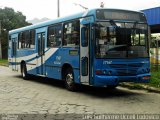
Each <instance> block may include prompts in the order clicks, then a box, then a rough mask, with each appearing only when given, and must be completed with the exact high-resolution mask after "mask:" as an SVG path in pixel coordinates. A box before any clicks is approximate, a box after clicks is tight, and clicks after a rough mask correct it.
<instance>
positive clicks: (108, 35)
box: [95, 20, 149, 58]
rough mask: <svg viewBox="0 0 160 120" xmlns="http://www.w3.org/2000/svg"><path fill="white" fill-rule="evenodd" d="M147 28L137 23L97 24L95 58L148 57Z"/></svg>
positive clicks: (113, 22) (112, 22) (110, 22)
mask: <svg viewBox="0 0 160 120" xmlns="http://www.w3.org/2000/svg"><path fill="white" fill-rule="evenodd" d="M147 29H148V26H147V24H144V23H143V24H142V23H138V22H115V21H113V20H110V21H108V22H97V24H96V30H95V32H96V35H95V36H96V42H95V43H96V57H97V58H137V57H148V56H149V54H148V30H147Z"/></svg>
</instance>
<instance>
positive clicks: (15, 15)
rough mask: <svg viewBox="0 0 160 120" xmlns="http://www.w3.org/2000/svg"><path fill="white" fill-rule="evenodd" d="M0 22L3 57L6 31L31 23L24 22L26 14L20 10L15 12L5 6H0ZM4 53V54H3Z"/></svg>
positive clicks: (6, 43)
mask: <svg viewBox="0 0 160 120" xmlns="http://www.w3.org/2000/svg"><path fill="white" fill-rule="evenodd" d="M0 22H1V28H0V30H1V36H0V40H1V46H2V53H0V54H2V55H3V56H2V57H3V58H7V55H6V53H7V49H8V32H9V31H10V30H13V29H17V28H20V27H24V26H27V25H31V23H28V22H26V16H24V15H23V14H22V13H21V12H19V11H18V12H15V11H14V9H12V8H8V7H5V8H4V9H2V8H0ZM3 53H4V54H3Z"/></svg>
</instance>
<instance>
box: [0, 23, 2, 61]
mask: <svg viewBox="0 0 160 120" xmlns="http://www.w3.org/2000/svg"><path fill="white" fill-rule="evenodd" d="M1 29H2V28H1V20H0V59H2V40H1V34H2V32H1Z"/></svg>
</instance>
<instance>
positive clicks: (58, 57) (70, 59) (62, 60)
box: [45, 48, 80, 83]
mask: <svg viewBox="0 0 160 120" xmlns="http://www.w3.org/2000/svg"><path fill="white" fill-rule="evenodd" d="M50 49H52V50H51V51H54V49H55V50H56V49H57V48H50ZM72 51H74V52H75V51H77V54H76V55H75V54H74V55H73V54H72V53H71V52H72ZM71 54H72V55H71ZM78 54H79V52H78V49H77V48H59V49H57V50H56V51H55V52H52V55H51V56H50V57H49V58H48V59H47V60H46V62H45V66H46V75H47V77H49V78H53V79H59V80H61V78H62V76H61V72H62V67H63V65H64V64H66V63H67V64H69V65H70V66H71V67H72V68H73V71H74V78H75V82H76V83H80V81H79V55H78Z"/></svg>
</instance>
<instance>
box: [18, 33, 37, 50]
mask: <svg viewBox="0 0 160 120" xmlns="http://www.w3.org/2000/svg"><path fill="white" fill-rule="evenodd" d="M24 48H31V49H33V48H35V30H28V31H24V32H21V33H19V34H18V49H24Z"/></svg>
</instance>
